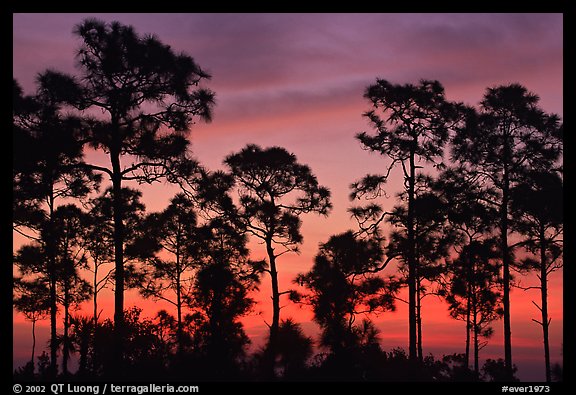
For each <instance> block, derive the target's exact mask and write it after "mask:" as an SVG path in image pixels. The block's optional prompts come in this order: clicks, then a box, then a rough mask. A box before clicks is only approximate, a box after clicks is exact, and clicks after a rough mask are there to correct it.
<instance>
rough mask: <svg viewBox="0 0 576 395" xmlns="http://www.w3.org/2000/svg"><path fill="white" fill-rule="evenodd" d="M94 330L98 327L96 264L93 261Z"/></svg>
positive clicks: (95, 261)
mask: <svg viewBox="0 0 576 395" xmlns="http://www.w3.org/2000/svg"><path fill="white" fill-rule="evenodd" d="M93 300H94V328H96V326H97V325H98V263H97V260H94V295H93Z"/></svg>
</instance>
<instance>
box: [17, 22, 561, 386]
mask: <svg viewBox="0 0 576 395" xmlns="http://www.w3.org/2000/svg"><path fill="white" fill-rule="evenodd" d="M86 17H96V18H99V19H103V20H105V21H112V20H118V21H120V22H122V23H124V24H131V25H133V26H134V27H135V28H136V30H137V32H139V33H154V34H155V35H157V36H158V37H159V38H160V40H161V41H163V42H165V43H167V44H169V45H171V46H172V48H173V49H174V50H176V51H184V52H186V53H188V54H190V55H192V56H193V57H194V58H195V60H196V61H197V62H198V63H199V64H200V66H201V67H202V68H204V69H205V70H207V71H208V72H209V73H210V74H212V76H213V78H212V80H211V81H209V82H208V83H207V84H206V86H208V87H210V88H211V89H212V90H214V91H215V92H216V100H217V105H216V108H215V114H214V121H213V122H212V123H211V124H198V125H195V126H194V127H193V128H192V146H193V151H194V155H196V156H197V157H198V158H199V159H200V161H201V162H202V163H203V164H205V165H206V166H208V167H209V168H211V169H214V168H217V167H219V166H221V162H222V159H223V158H224V156H225V155H227V154H229V153H231V152H233V151H237V150H239V149H240V148H241V147H243V146H244V145H245V144H246V143H248V142H254V143H257V144H260V145H262V146H269V145H280V146H284V147H286V148H287V149H288V150H289V151H291V152H294V153H295V154H296V155H297V156H298V158H299V160H300V161H301V162H303V163H306V164H308V165H310V167H311V168H312V169H313V171H314V172H315V173H316V175H317V176H318V179H319V181H320V183H322V184H324V185H326V186H328V187H329V188H330V189H331V190H332V195H333V203H334V210H333V213H332V214H331V215H330V217H328V218H326V219H319V218H317V217H313V216H305V217H304V226H303V232H304V235H305V242H304V245H303V246H302V254H301V255H300V256H296V257H289V256H286V258H284V257H282V258H283V261H282V262H281V263H280V270H281V271H283V274H284V275H285V276H286V277H284V280H285V281H286V283H285V284H286V287H287V286H288V283H287V282H289V279H290V277H291V276H293V274H295V273H297V272H301V271H303V270H307V269H308V268H309V267H310V265H311V263H312V259H313V256H314V254H315V253H316V251H317V246H318V243H319V242H321V241H326V240H327V238H328V237H329V236H330V235H331V234H335V233H339V232H342V231H344V230H346V229H348V228H350V227H353V223H352V222H351V221H350V219H349V215H348V214H347V212H346V209H347V208H348V207H349V206H350V202H349V201H348V198H347V195H348V193H349V189H348V186H349V184H350V183H351V182H353V181H355V180H357V179H359V178H360V177H362V176H363V175H364V174H366V173H368V172H371V173H375V172H379V171H381V170H382V168H383V167H384V166H385V164H386V161H385V160H384V159H383V158H380V157H376V156H372V155H369V154H368V153H366V152H365V151H362V150H361V148H360V145H359V143H358V142H357V141H356V140H355V139H354V138H353V136H354V134H356V133H357V132H360V131H363V130H366V129H367V126H368V124H367V122H366V120H365V119H364V118H363V117H362V112H363V111H365V110H367V109H368V107H369V106H368V103H366V102H365V100H364V99H363V98H362V94H363V92H364V89H365V88H366V86H368V85H369V84H371V83H373V82H374V81H375V79H376V77H381V78H385V79H388V80H390V81H392V82H395V83H407V82H417V81H418V79H420V78H426V79H438V80H439V81H440V82H441V83H442V84H443V85H444V87H445V88H446V93H447V96H448V98H449V99H451V100H458V101H464V102H465V103H467V104H471V105H475V104H477V103H478V102H479V101H480V100H481V98H482V95H483V94H484V91H485V89H486V88H487V87H492V86H495V85H498V84H507V83H511V82H519V83H521V84H523V85H525V86H526V87H527V88H528V89H529V90H531V91H533V92H535V93H537V94H538V95H539V96H540V98H541V106H542V108H543V109H544V110H546V111H548V112H555V113H558V114H560V115H562V101H563V96H562V86H563V68H562V67H563V41H562V34H563V32H562V29H563V18H562V15H561V14H115V15H113V14H89V15H88V14H15V15H14V17H13V21H14V27H13V33H14V41H13V67H14V73H13V74H14V77H15V78H16V79H17V80H18V81H19V82H20V84H21V85H22V86H23V87H24V90H25V91H26V92H27V93H31V92H32V90H33V89H34V78H35V75H36V74H37V73H38V72H40V71H42V70H44V69H45V68H47V67H50V68H55V69H58V70H62V71H66V72H70V73H74V72H75V69H74V58H73V54H74V51H75V49H76V48H77V47H78V45H79V41H78V40H77V39H76V38H75V37H73V36H72V33H71V32H72V29H73V26H74V25H75V24H78V23H80V22H81V21H82V20H83V19H84V18H86ZM93 159H94V160H98V158H93ZM394 177H395V178H394ZM393 179H395V180H396V181H398V174H395V175H393ZM397 191H398V183H397V182H396V183H395V182H391V185H390V190H389V191H388V192H389V195H390V196H394V194H395V192H397ZM144 193H145V201H146V204H147V207H148V209H149V210H160V209H162V208H164V207H165V205H166V203H167V201H168V199H169V198H170V197H171V196H172V194H173V193H175V189H173V188H170V187H162V188H158V186H152V187H146V188H144ZM385 204H389V205H391V204H394V200H393V199H390V200H389V201H388V202H385ZM258 253H259V252H258V251H255V254H258ZM556 276H557V278H555V279H554V284H553V286H554V287H553V288H552V290H551V298H554V300H555V303H556V305H554V307H553V309H555V310H553V311H554V312H555V313H556V316H555V318H554V319H553V324H552V331H553V339H552V346H553V351H554V354H553V360H554V361H555V360H559V358H560V354H559V350H560V347H561V342H562V332H561V325H562V317H561V315H562V313H561V312H562V306H561V305H560V300H561V287H562V281H561V276H560V275H556ZM281 279H282V278H281ZM526 281H527V282H529V281H531V280H530V279H527V280H526ZM267 287H268V282H267V281H266V280H265V282H264V285H263V289H264V290H267V289H266V288H267ZM519 292H522V291H515V292H514V293H513V297H514V294H515V297H516V298H517V299H516V301H517V302H516V304H515V305H513V307H512V314H513V325H514V326H513V328H512V330H513V335H518V341H517V343H513V345H515V344H516V345H517V346H518V348H517V350H518V354H519V355H524V356H525V358H524V359H522V360H519V361H517V363H518V365H519V366H520V367H521V370H520V375H521V377H522V378H523V379H525V380H529V379H532V380H540V379H542V378H543V375H542V364H543V363H542V361H541V350H540V348H541V346H540V345H541V340H540V332H539V327H537V326H536V325H535V324H533V323H531V321H530V320H531V318H532V317H533V316H535V314H536V311H535V308H534V307H533V306H532V305H531V303H530V300H531V298H534V297H536V295H535V294H533V295H530V298H527V297H525V296H524V297H523V299H524V301H525V303H524V304H523V303H522V298H521V297H522V294H518V293H519ZM425 303H428V304H427V305H424V309H425V312H424V327H423V330H424V336H425V343H424V348H425V350H424V351H425V353H426V352H434V353H436V352H437V351H436V350H437V349H438V348H440V344H443V342H444V343H445V339H444V338H443V337H442V334H443V333H448V332H446V331H448V330H449V331H452V330H454V329H453V326H451V324H453V321H452V320H450V319H449V318H448V316H447V312H446V309H445V306H444V305H443V304H441V303H440V302H438V301H433V300H431V301H430V302H428V301H427V300H426V302H425ZM513 303H514V300H513ZM426 309H429V310H426ZM260 310H262V311H263V312H264V313H263V314H264V318H266V317H267V314H268V313H269V310H270V309H269V306H267V305H263V306H262V307H261V308H260ZM286 311H288V313H287V314H289V313H290V312H291V311H290V309H286ZM404 311H405V310H403V309H400V310H399V312H397V313H394V314H389V315H387V314H384V315H382V316H381V317H380V318H379V319H381V320H382V324H381V325H380V329H382V330H383V332H384V334H387V333H390V337H386V336H383V343H384V344H393V343H396V344H397V343H402V342H406V340H405V339H406V335H407V329H406V318H407V317H406V314H405V312H404ZM426 311H428V313H427V312H426ZM432 312H434V314H433V313H432ZM436 312H438V313H437V315H436ZM291 313H292V314H298V313H297V311H295V310H294V311H292V312H291ZM283 314H284V310H283ZM558 315H560V316H558ZM438 317H440V318H438ZM305 319H307V320H309V317H308V316H306V318H305ZM300 321H302V320H300ZM256 323H257V324H258V325H260V326H261V325H264V324H263V318H262V317H254V327H256ZM18 325H19V328H20V326H21V327H22V328H23V329H24V328H26V329H24V330H25V332H23V333H22V334H21V336H22V337H19V338H18V339H15V343H18V344H19V345H20V346H16V344H15V351H18V352H19V353H20V351H19V350H20V347H24V350H23V351H22V353H21V354H22V357H21V358H23V359H25V358H26V356H27V355H28V348H26V346H25V344H27V343H26V342H27V340H25V339H27V337H28V336H29V333H28V330H29V326H27V324H26V326H25V325H24V324H18ZM310 325H312V324H310ZM427 325H428V326H427ZM442 325H444V326H442ZM442 328H443V329H442ZM495 329H496V335H495V338H494V339H492V340H491V342H490V346H489V348H488V349H487V351H486V354H490V355H491V356H492V357H499V356H501V355H500V354H501V349H500V348H501V347H500V345H499V344H500V342H501V337H500V336H501V333H500V332H501V324H500V323H496V325H495ZM455 331H456V332H455V333H454V336H460V335H458V334H457V333H460V334H461V335H462V336H463V332H462V331H463V329H461V328H460V327H458V328H457V329H455ZM17 332H20V331H17ZM449 333H452V332H449ZM394 336H396V337H397V338H398V339H400V340H399V341H396V340H393V341H392V339H396V337H394ZM443 339H444V340H443ZM460 340H461V339H458V342H455V343H454V344H451V345H448V346H449V347H452V348H453V349H454V351H452V348H450V350H447V351H446V352H448V351H450V352H456V351H458V347H460V344H461V343H462V342H461V341H460ZM397 345H398V344H397ZM400 345H402V346H405V345H404V344H400ZM427 346H428V349H427ZM522 350H524V351H522ZM534 355H535V357H534V358H533V361H532V362H529V361H530V360H531V359H530V358H531V356H534ZM486 356H488V355H486ZM15 357H16V360H22V359H18V357H17V356H15ZM519 359H520V358H519Z"/></svg>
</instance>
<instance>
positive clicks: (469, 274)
mask: <svg viewBox="0 0 576 395" xmlns="http://www.w3.org/2000/svg"><path fill="white" fill-rule="evenodd" d="M472 241H473V240H472V237H471V236H468V246H470V245H471V244H472ZM466 255H467V257H466V276H467V278H466V284H467V292H466V368H467V369H468V368H470V331H471V330H472V327H471V325H472V324H471V314H472V300H471V299H472V292H473V288H472V281H473V270H472V257H471V256H470V251H468V253H467V254H466Z"/></svg>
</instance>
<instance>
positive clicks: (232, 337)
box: [13, 19, 563, 381]
mask: <svg viewBox="0 0 576 395" xmlns="http://www.w3.org/2000/svg"><path fill="white" fill-rule="evenodd" d="M74 34H75V35H77V36H78V37H79V38H80V39H81V44H80V47H79V49H78V53H77V60H78V71H79V74H78V75H77V76H71V75H66V74H63V73H60V72H57V71H54V70H47V71H45V72H43V73H41V74H39V76H38V78H37V89H36V92H35V93H33V94H31V95H26V94H25V93H24V92H23V91H22V89H21V88H20V86H19V84H18V82H17V81H14V85H13V157H14V160H13V196H14V200H13V224H14V230H15V231H16V232H18V233H20V234H21V235H23V236H25V237H26V238H27V239H28V240H29V243H27V244H24V245H22V246H20V247H19V248H18V250H17V251H15V253H14V265H15V267H16V269H17V270H16V271H15V273H17V275H16V276H15V278H14V308H15V309H17V310H18V311H19V312H21V313H22V314H23V315H24V317H25V318H26V319H27V320H29V321H30V322H31V323H32V351H31V358H30V362H29V363H28V364H26V365H25V366H24V367H21V368H18V369H16V371H15V375H17V376H19V377H25V378H27V379H34V378H36V379H53V378H55V377H62V378H69V379H87V378H90V379H94V378H102V379H104V378H124V379H146V380H150V379H151V378H165V377H166V378H172V379H182V380H192V379H193V380H234V381H241V380H245V381H253V380H309V381H316V380H367V381H372V380H373V381H386V380H389V381H479V380H487V381H514V380H516V378H515V372H516V368H515V365H514V364H513V360H512V350H513V348H512V340H513V337H512V332H511V323H510V292H511V289H512V287H514V286H518V287H522V288H524V289H532V288H536V289H538V290H540V300H539V303H535V304H536V306H537V307H538V309H539V317H538V319H537V320H535V321H536V322H537V323H538V324H539V325H540V326H541V328H542V335H543V343H544V367H545V372H546V380H547V381H551V380H552V379H553V378H555V379H561V378H559V377H553V376H559V375H561V367H559V366H552V365H551V362H550V344H549V326H550V322H551V318H550V317H549V313H548V311H549V309H548V288H547V286H548V276H549V275H550V274H551V273H552V272H554V271H556V270H559V269H561V267H562V264H563V260H562V251H563V240H562V237H563V210H562V206H563V201H562V190H563V180H562V176H563V170H562V166H561V159H562V146H563V125H562V123H561V121H560V119H559V117H558V116H556V115H554V114H548V113H546V112H544V111H543V110H542V109H541V108H540V107H539V106H538V101H539V100H538V97H537V96H536V95H535V94H533V93H531V92H529V91H528V90H527V89H526V88H525V87H523V86H521V85H519V84H509V85H502V86H497V87H492V88H488V89H487V91H486V93H485V95H484V98H483V100H482V102H481V103H480V105H479V107H477V108H476V107H471V106H467V105H464V104H463V103H456V102H451V101H449V100H448V99H447V98H446V96H445V92H444V88H443V86H442V84H441V83H440V82H438V81H428V80H422V81H420V82H419V83H418V84H416V85H414V84H404V85H402V84H393V83H391V82H389V81H386V80H384V79H378V80H377V81H376V83H375V84H373V85H371V86H369V87H368V88H367V89H366V92H365V95H364V96H365V98H366V99H367V100H368V101H369V103H370V104H371V106H372V109H371V110H369V111H367V112H366V113H365V114H364V115H365V116H366V117H367V118H368V120H369V123H370V126H371V128H372V129H373V130H372V131H370V132H361V133H359V134H357V136H356V138H357V139H358V140H359V142H360V143H361V145H362V147H363V148H364V149H366V150H368V151H371V152H375V153H377V154H379V155H381V156H382V157H383V159H384V160H383V169H384V172H383V173H382V174H368V175H366V176H365V177H364V178H362V179H361V180H359V181H357V182H354V183H352V185H351V194H350V198H351V200H353V201H357V200H367V202H366V204H364V205H359V206H353V207H351V208H350V209H349V212H350V214H351V216H352V218H354V219H355V220H356V222H357V223H356V226H355V229H350V230H348V231H346V232H343V233H340V234H336V235H331V236H330V237H329V238H328V239H327V240H326V241H324V242H323V243H321V244H320V246H319V249H318V253H317V255H316V257H315V258H314V262H313V264H312V266H311V268H310V270H309V271H308V272H305V273H300V274H299V275H298V276H296V278H295V279H294V281H293V282H292V283H291V284H280V281H279V275H278V274H279V272H280V271H281V268H282V256H283V255H284V254H287V253H298V252H299V250H298V249H299V246H300V245H301V244H302V242H303V235H302V233H301V225H302V217H301V215H302V214H305V213H316V214H320V215H324V216H327V215H329V214H330V212H331V209H332V204H331V192H330V191H329V190H328V188H326V187H324V186H322V185H321V184H320V182H319V181H318V179H317V177H316V176H315V175H314V173H313V171H312V169H311V168H310V167H309V166H307V165H305V164H302V163H300V162H299V161H298V159H297V157H296V155H295V154H293V153H290V152H288V151H287V150H286V149H284V148H282V147H277V146H274V147H268V148H262V147H260V146H258V145H255V144H247V145H246V146H245V147H244V148H242V149H241V150H240V151H239V152H237V153H232V154H230V155H228V156H227V157H226V158H224V160H223V164H224V170H222V171H210V170H209V169H207V168H205V167H204V166H202V165H201V164H200V163H198V162H197V161H196V160H194V159H192V155H191V152H190V140H189V138H188V134H189V131H190V126H191V125H192V124H193V123H194V122H195V121H196V120H205V121H209V120H211V118H212V109H213V106H214V93H213V92H211V91H210V90H208V89H206V88H204V87H203V85H204V83H205V82H206V81H207V80H209V78H210V76H209V75H208V74H207V73H206V72H204V71H203V70H202V69H201V68H200V66H199V65H197V64H196V62H195V61H194V60H193V59H192V58H191V57H190V56H188V55H186V54H181V53H179V54H178V53H175V52H174V51H173V50H172V49H171V48H170V47H169V46H167V45H165V44H163V43H162V42H160V41H159V40H158V39H157V38H156V37H154V36H140V35H138V34H137V33H136V32H135V31H134V30H133V29H132V27H130V26H124V25H122V24H120V23H117V22H114V23H111V24H106V23H104V22H101V21H98V20H93V19H88V20H85V21H83V22H82V23H81V24H80V25H78V26H77V27H76V28H75V29H74ZM88 151H96V152H99V153H101V154H104V155H106V157H107V161H108V162H109V165H103V164H101V163H88V162H87V160H86V156H85V154H86V153H87V152H88ZM393 171H398V172H400V173H401V175H403V181H404V182H403V184H402V185H401V189H400V190H391V188H388V185H387V182H388V179H389V177H390V175H391V173H392V172H393ZM157 182H169V183H173V184H176V185H178V186H179V187H180V191H179V192H178V193H177V194H176V195H175V196H174V197H173V198H172V199H171V200H170V203H169V204H168V206H167V207H166V208H165V209H164V210H162V211H160V212H155V213H150V212H148V211H147V210H146V207H145V205H144V203H143V196H142V192H141V191H140V190H138V189H135V188H134V186H135V185H140V184H144V183H146V184H153V183H157ZM128 183H130V186H128V185H127V184H128ZM394 193H395V194H396V195H395V199H396V200H395V202H396V204H395V205H393V207H392V209H390V210H389V211H386V210H385V209H384V208H383V205H382V204H381V203H382V202H381V201H382V200H384V199H392V196H391V195H392V194H394ZM251 239H252V240H256V241H258V242H260V243H261V244H263V246H264V248H265V251H266V259H265V260H260V261H255V260H253V259H251V254H250V250H249V249H248V242H249V240H251ZM512 271H515V272H518V273H520V274H525V273H530V272H535V273H537V277H538V279H539V284H537V285H534V286H523V285H522V284H520V283H519V282H518V281H517V280H516V279H515V278H514V276H513V275H512ZM268 278H270V286H271V295H272V298H271V299H272V300H271V314H270V315H269V317H268V316H267V318H266V319H265V322H266V323H267V324H268V326H269V334H268V337H267V339H266V341H265V343H264V344H263V345H262V346H261V347H260V349H258V350H256V351H255V352H253V353H252V354H250V353H248V349H249V344H250V342H251V339H250V338H249V337H248V336H247V334H246V332H245V330H244V328H243V325H242V323H241V318H242V317H244V316H246V315H248V314H250V313H251V312H252V311H253V309H254V304H255V301H254V300H253V299H252V295H253V293H254V292H256V291H258V289H259V287H262V286H268V285H267V283H265V284H263V283H262V281H263V280H267V279H268ZM107 288H108V289H111V290H113V292H114V296H115V298H114V301H115V304H114V318H113V320H110V319H105V320H102V319H101V318H100V314H101V312H102V311H101V310H99V305H98V296H99V294H100V292H102V291H103V290H104V289H107ZM404 288H407V295H408V299H407V300H404V299H403V298H402V296H401V295H403V293H402V290H403V289H404ZM126 289H136V290H138V291H139V292H140V294H141V296H142V297H144V298H150V299H152V300H162V301H165V302H166V303H168V304H169V305H171V306H172V307H173V308H174V312H173V313H174V314H175V315H172V313H170V312H168V311H165V310H161V311H158V312H156V316H155V317H154V318H143V315H142V311H141V310H140V309H138V308H131V309H126V308H125V301H124V291H125V290H126ZM283 296H285V298H282V297H283ZM430 298H439V299H441V300H444V301H445V303H446V304H447V308H448V311H449V314H450V316H451V317H452V318H454V319H455V320H460V321H463V322H464V323H465V330H464V331H463V333H462V339H463V340H462V344H463V347H462V348H463V350H462V351H463V352H462V353H459V354H453V355H446V356H443V357H442V358H441V359H439V360H436V359H435V358H434V357H433V356H432V355H426V354H425V352H424V346H423V344H425V339H426V336H425V333H426V329H425V326H424V325H423V321H422V311H423V309H425V308H426V307H425V306H426V300H427V299H430ZM89 300H90V302H91V304H92V313H91V315H90V316H82V315H79V314H77V313H75V311H76V310H77V309H78V308H79V306H80V305H81V304H82V303H84V302H87V301H89ZM282 300H284V301H285V303H298V304H302V305H307V306H310V308H311V310H312V312H313V313H314V321H315V323H316V324H318V326H319V327H320V334H319V336H318V337H317V338H312V337H308V336H306V335H305V334H304V332H303V330H302V327H301V326H300V324H299V323H297V322H295V321H294V319H291V318H286V317H284V318H283V317H281V307H282V303H283V302H282ZM397 303H407V304H408V323H409V325H408V328H409V332H408V344H407V350H408V352H407V353H405V352H404V351H403V349H402V348H397V349H394V350H391V351H386V350H383V349H382V348H381V346H380V341H379V339H380V337H381V336H386V334H385V333H384V334H383V333H380V332H379V330H378V329H377V328H376V327H375V325H374V324H373V322H372V318H373V317H374V316H375V315H376V314H381V315H384V316H385V314H386V312H387V311H393V310H395V309H396V304H397ZM47 318H49V319H50V341H49V344H48V348H49V353H48V354H47V353H45V352H43V353H42V354H41V355H40V356H39V357H37V358H36V346H37V344H36V340H35V339H36V338H35V328H36V323H37V322H38V321H39V320H44V319H47ZM59 318H60V320H61V323H60V324H59V323H58V319H59ZM500 318H503V324H504V328H503V329H504V350H503V359H498V360H491V359H489V360H487V361H486V362H485V363H484V364H483V365H482V364H481V363H480V351H481V350H482V348H483V347H484V346H485V345H486V344H487V342H488V340H489V339H490V337H491V336H492V334H493V333H494V331H495V328H494V323H495V321H497V320H499V319H500ZM59 328H62V331H61V333H60V332H59ZM73 353H74V354H76V356H77V358H78V370H77V371H76V372H70V371H69V362H70V357H71V354H73ZM35 359H37V362H35Z"/></svg>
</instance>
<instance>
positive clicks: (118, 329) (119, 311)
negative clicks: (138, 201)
mask: <svg viewBox="0 0 576 395" xmlns="http://www.w3.org/2000/svg"><path fill="white" fill-rule="evenodd" d="M118 146H119V144H118ZM110 157H111V163H112V174H113V177H112V193H113V195H112V199H113V206H114V216H113V219H114V270H115V272H114V276H115V280H116V287H115V289H114V364H115V369H114V370H115V372H117V373H119V372H122V365H123V363H122V360H123V354H124V353H123V348H124V341H123V339H124V207H123V204H122V203H123V202H122V174H121V168H120V150H119V148H116V149H114V151H112V149H111V152H110Z"/></svg>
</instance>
